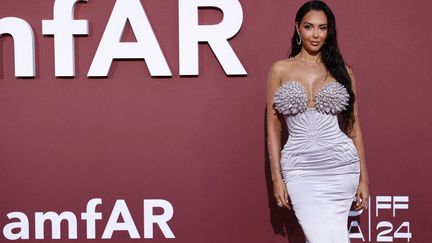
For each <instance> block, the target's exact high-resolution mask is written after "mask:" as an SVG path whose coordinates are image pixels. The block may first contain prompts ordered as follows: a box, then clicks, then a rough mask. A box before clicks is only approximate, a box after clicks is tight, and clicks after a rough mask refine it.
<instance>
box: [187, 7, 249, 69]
mask: <svg viewBox="0 0 432 243" xmlns="http://www.w3.org/2000/svg"><path fill="white" fill-rule="evenodd" d="M199 7H217V8H219V9H220V10H221V11H222V12H223V15H224V17H223V20H222V22H220V23H219V24H216V25H198V8H199ZM242 22H243V10H242V7H241V5H240V3H239V1H238V0H219V1H214V0H179V35H180V39H179V51H180V75H198V43H199V42H208V44H209V45H210V48H211V49H212V50H213V52H214V54H215V55H216V57H217V59H218V61H219V63H220V64H221V65H222V67H223V69H224V71H225V74H227V75H244V74H247V73H246V70H245V69H244V67H243V65H242V64H241V63H240V60H239V59H238V58H237V56H236V54H235V53H234V51H233V49H232V48H231V46H230V44H229V43H228V39H229V38H231V37H233V36H234V35H236V34H237V32H238V31H239V30H240V28H241V25H242Z"/></svg>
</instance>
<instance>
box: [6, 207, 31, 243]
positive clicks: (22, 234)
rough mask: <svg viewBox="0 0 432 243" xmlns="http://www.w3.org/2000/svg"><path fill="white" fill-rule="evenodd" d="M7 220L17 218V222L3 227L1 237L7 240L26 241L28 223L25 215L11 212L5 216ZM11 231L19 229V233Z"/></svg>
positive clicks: (27, 237)
mask: <svg viewBox="0 0 432 243" xmlns="http://www.w3.org/2000/svg"><path fill="white" fill-rule="evenodd" d="M7 216H8V218H9V219H11V218H17V219H19V220H20V221H19V222H13V223H9V224H7V225H5V227H4V228H3V235H4V237H5V238H6V239H8V240H18V239H21V240H28V239H29V222H28V218H27V215H25V214H24V213H21V212H12V213H8V214H7ZM13 229H21V230H20V231H19V232H17V233H14V232H12V231H13Z"/></svg>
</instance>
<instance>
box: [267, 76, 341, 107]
mask: <svg viewBox="0 0 432 243" xmlns="http://www.w3.org/2000/svg"><path fill="white" fill-rule="evenodd" d="M314 101H315V107H316V110H317V111H318V112H320V113H324V114H337V113H339V112H341V111H342V110H345V109H346V106H347V105H348V101H349V94H348V92H347V90H346V88H345V87H344V86H343V85H342V84H341V83H339V82H331V83H328V84H325V85H324V86H323V87H322V88H321V89H320V90H319V91H318V93H317V94H316V96H314ZM273 102H274V104H275V108H276V110H278V111H279V112H280V113H282V114H284V115H295V114H297V113H299V112H300V113H303V112H304V111H305V110H307V103H308V96H307V94H306V91H305V89H304V87H303V85H302V84H301V83H299V82H295V81H292V82H284V83H283V84H282V85H281V86H280V87H279V88H278V89H277V90H276V92H275V95H274V100H273Z"/></svg>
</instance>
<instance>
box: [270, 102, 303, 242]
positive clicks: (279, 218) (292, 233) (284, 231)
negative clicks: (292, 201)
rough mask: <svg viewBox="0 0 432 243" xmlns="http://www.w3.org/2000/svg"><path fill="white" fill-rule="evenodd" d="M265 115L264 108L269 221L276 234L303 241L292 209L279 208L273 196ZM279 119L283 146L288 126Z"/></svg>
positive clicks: (291, 240) (294, 240)
mask: <svg viewBox="0 0 432 243" xmlns="http://www.w3.org/2000/svg"><path fill="white" fill-rule="evenodd" d="M266 117H267V109H266V110H265V114H264V124H265V125H264V134H265V139H266V142H265V143H264V144H265V158H264V161H265V164H264V171H265V178H266V185H267V197H268V205H269V212H270V223H271V225H272V227H273V231H274V232H275V233H276V234H278V235H282V236H285V237H286V238H287V240H288V242H289V243H304V242H305V241H306V240H305V237H304V234H303V230H302V228H301V226H300V224H299V223H298V221H297V218H296V216H295V214H294V211H293V210H289V209H286V208H279V207H278V205H277V204H276V201H275V200H274V197H273V183H272V178H271V169H270V160H269V154H268V148H267V142H268V141H267V119H266ZM279 119H280V121H281V124H282V131H281V145H282V147H283V144H285V143H286V141H287V139H288V128H287V127H286V124H285V121H284V118H283V117H282V116H280V117H279Z"/></svg>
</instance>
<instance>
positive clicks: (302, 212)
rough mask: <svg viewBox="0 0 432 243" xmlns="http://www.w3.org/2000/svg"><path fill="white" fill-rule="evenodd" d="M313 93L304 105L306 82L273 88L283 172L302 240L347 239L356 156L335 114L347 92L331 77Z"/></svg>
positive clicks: (329, 242) (338, 242) (332, 242)
mask: <svg viewBox="0 0 432 243" xmlns="http://www.w3.org/2000/svg"><path fill="white" fill-rule="evenodd" d="M313 98H314V100H315V107H313V108H310V107H307V100H308V97H307V94H306V91H305V88H304V87H303V85H302V84H300V83H299V82H296V81H289V82H284V83H283V84H282V85H281V86H280V87H279V88H278V89H277V90H276V93H275V96H274V103H275V106H276V109H277V110H278V111H279V112H280V113H282V114H283V115H284V117H285V121H286V123H287V127H288V133H289V136H288V141H287V142H286V144H285V145H284V146H283V149H282V152H281V160H280V163H281V170H282V176H283V180H284V182H285V183H286V186H287V189H288V194H289V198H290V200H291V203H292V205H293V210H294V212H295V215H296V217H297V219H298V222H299V224H300V225H301V227H302V229H303V232H304V234H305V236H306V242H308V243H349V242H350V240H349V237H348V227H347V222H348V214H349V210H350V207H351V205H352V202H353V201H354V200H355V192H356V189H357V186H358V183H359V175H360V159H359V156H358V153H357V150H356V148H355V146H354V144H353V141H352V140H351V139H350V138H349V137H348V136H346V135H345V133H343V132H342V130H341V129H340V128H339V124H338V119H337V114H338V113H340V112H341V111H342V110H344V109H346V106H347V105H348V100H349V94H348V92H347V91H346V89H345V87H344V86H343V85H342V84H340V83H338V82H330V83H327V84H325V85H323V86H322V87H321V89H320V90H319V91H318V92H317V94H316V95H315V96H314V97H313Z"/></svg>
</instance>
